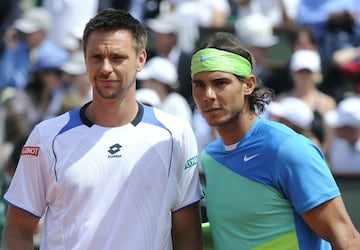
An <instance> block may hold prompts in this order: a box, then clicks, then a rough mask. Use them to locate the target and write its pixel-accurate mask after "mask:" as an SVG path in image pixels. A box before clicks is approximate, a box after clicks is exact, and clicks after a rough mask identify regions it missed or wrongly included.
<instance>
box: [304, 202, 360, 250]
mask: <svg viewBox="0 0 360 250" xmlns="http://www.w3.org/2000/svg"><path fill="white" fill-rule="evenodd" d="M302 217H303V218H304V220H305V221H306V223H307V224H308V225H309V226H310V227H311V228H312V229H313V230H314V232H315V233H317V234H318V235H319V236H320V237H321V238H323V239H325V240H327V241H329V242H330V243H331V246H332V249H333V250H337V249H347V250H352V249H354V250H355V249H359V246H360V234H359V232H358V231H357V230H356V228H355V226H354V225H353V223H352V221H351V219H350V217H349V215H348V213H347V211H346V209H345V205H344V202H343V200H342V198H341V197H340V196H339V197H336V198H334V199H332V200H330V201H327V202H325V203H323V204H321V205H319V206H317V207H315V208H313V209H311V210H310V211H308V212H306V213H304V214H303V215H302Z"/></svg>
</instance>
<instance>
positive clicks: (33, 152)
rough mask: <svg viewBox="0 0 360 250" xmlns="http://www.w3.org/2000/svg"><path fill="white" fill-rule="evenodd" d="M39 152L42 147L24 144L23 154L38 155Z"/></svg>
mask: <svg viewBox="0 0 360 250" xmlns="http://www.w3.org/2000/svg"><path fill="white" fill-rule="evenodd" d="M39 152H40V147H33V146H24V147H23V148H22V150H21V155H32V156H38V155H39Z"/></svg>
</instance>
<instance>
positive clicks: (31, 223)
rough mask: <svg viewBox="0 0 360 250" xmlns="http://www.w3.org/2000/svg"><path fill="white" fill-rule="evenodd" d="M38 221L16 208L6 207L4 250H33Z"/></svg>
mask: <svg viewBox="0 0 360 250" xmlns="http://www.w3.org/2000/svg"><path fill="white" fill-rule="evenodd" d="M38 222H39V219H38V218H36V217H34V216H33V215H31V214H29V213H27V212H25V211H24V210H21V209H19V208H17V207H14V206H11V205H9V206H8V210H7V214H6V222H5V227H4V232H3V233H4V241H3V249H4V250H8V249H9V250H10V249H11V250H18V249H19V250H26V249H29V250H33V249H34V243H33V237H34V233H35V231H36V227H37V224H38Z"/></svg>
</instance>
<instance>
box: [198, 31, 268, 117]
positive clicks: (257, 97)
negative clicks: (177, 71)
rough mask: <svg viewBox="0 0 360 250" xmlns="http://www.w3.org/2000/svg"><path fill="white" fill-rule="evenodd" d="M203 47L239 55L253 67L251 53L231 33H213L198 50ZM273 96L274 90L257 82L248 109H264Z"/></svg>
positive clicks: (258, 110)
mask: <svg viewBox="0 0 360 250" xmlns="http://www.w3.org/2000/svg"><path fill="white" fill-rule="evenodd" d="M204 48H215V49H220V50H225V51H228V52H231V53H234V54H237V55H240V56H242V57H243V58H245V59H247V60H248V61H249V62H250V64H251V68H253V67H254V59H253V58H254V57H253V55H252V53H251V52H250V51H249V50H247V49H246V48H245V46H244V45H243V44H242V43H241V42H240V40H239V39H238V38H237V37H236V36H235V35H234V34H232V33H229V32H217V33H215V34H214V35H213V36H211V37H209V38H208V39H207V40H206V41H205V42H204V43H203V44H202V45H201V47H200V48H199V49H198V50H200V49H204ZM198 50H196V51H198ZM196 51H195V53H196ZM237 77H238V78H239V80H240V81H246V79H244V78H243V77H241V76H237ZM273 98H274V91H273V90H272V89H270V88H267V87H264V86H263V85H261V84H257V85H256V86H255V89H254V91H253V93H252V94H251V95H250V96H249V101H248V102H249V106H250V109H251V110H253V111H257V112H259V113H262V112H263V111H264V110H265V105H266V104H269V103H270V102H271V100H272V99H273Z"/></svg>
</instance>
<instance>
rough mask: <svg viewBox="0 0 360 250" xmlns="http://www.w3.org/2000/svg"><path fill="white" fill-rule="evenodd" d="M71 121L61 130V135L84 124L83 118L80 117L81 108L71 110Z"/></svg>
mask: <svg viewBox="0 0 360 250" xmlns="http://www.w3.org/2000/svg"><path fill="white" fill-rule="evenodd" d="M69 116H70V118H69V121H68V123H67V124H66V125H65V126H64V127H63V128H62V129H61V130H60V131H59V133H58V134H59V135H60V134H62V133H64V132H66V131H67V130H69V129H72V128H75V127H77V126H80V125H83V123H82V121H81V118H80V108H77V109H74V110H71V111H70V112H69Z"/></svg>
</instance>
